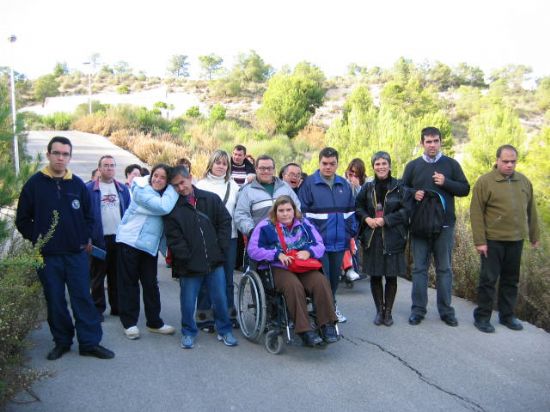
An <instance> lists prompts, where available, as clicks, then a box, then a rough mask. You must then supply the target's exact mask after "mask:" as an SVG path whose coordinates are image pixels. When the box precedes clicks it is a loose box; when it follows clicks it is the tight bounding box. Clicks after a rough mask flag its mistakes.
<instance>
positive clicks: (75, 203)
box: [71, 199, 80, 210]
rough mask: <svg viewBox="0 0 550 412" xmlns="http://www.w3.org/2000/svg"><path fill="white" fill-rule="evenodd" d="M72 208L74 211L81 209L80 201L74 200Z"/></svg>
mask: <svg viewBox="0 0 550 412" xmlns="http://www.w3.org/2000/svg"><path fill="white" fill-rule="evenodd" d="M71 206H72V207H73V209H76V210H78V209H80V200H78V199H75V200H73V201H72V203H71Z"/></svg>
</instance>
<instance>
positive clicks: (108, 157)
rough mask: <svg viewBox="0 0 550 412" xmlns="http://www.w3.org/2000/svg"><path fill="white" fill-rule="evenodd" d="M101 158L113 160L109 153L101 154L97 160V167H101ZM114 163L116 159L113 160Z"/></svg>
mask: <svg viewBox="0 0 550 412" xmlns="http://www.w3.org/2000/svg"><path fill="white" fill-rule="evenodd" d="M103 159H113V160H115V158H114V157H113V156H111V155H103V156H101V157H100V158H99V160H98V161H97V167H98V168H99V167H101V161H102V160H103ZM115 164H116V161H115Z"/></svg>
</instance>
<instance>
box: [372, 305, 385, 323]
mask: <svg viewBox="0 0 550 412" xmlns="http://www.w3.org/2000/svg"><path fill="white" fill-rule="evenodd" d="M373 322H374V324H375V325H376V326H380V325H381V324H382V323H384V311H383V309H379V310H378V311H377V312H376V316H375V317H374V321H373Z"/></svg>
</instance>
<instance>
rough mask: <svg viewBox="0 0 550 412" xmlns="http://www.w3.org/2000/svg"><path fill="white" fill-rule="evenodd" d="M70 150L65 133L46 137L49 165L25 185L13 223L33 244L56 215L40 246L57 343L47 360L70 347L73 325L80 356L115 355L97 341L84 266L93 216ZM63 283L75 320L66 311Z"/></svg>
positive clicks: (40, 273)
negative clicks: (47, 237)
mask: <svg viewBox="0 0 550 412" xmlns="http://www.w3.org/2000/svg"><path fill="white" fill-rule="evenodd" d="M72 148H73V147H72V144H71V141H70V140H69V139H67V138H66V137H60V136H56V137H54V138H52V139H51V140H50V142H49V143H48V152H47V153H46V157H47V158H48V162H49V164H48V166H46V167H45V168H44V169H42V170H41V171H39V172H38V173H36V174H34V175H33V176H32V177H31V178H30V179H29V180H28V181H27V183H25V185H24V186H23V190H22V191H21V195H20V197H19V204H18V206H17V218H16V221H15V224H16V226H17V229H18V230H19V232H21V234H22V235H23V237H24V238H25V239H27V240H30V241H31V242H33V243H36V241H37V240H38V237H39V236H44V235H45V234H46V233H47V232H48V231H49V229H50V227H51V225H52V218H53V212H54V211H57V212H58V213H59V219H58V222H57V226H56V227H55V230H54V233H53V236H52V238H51V239H50V240H49V241H48V242H47V243H46V244H45V245H44V247H43V248H42V250H41V253H42V256H43V258H44V266H43V267H42V268H41V269H39V270H38V276H39V278H40V282H41V283H42V286H43V288H44V295H45V297H46V303H47V307H48V324H49V325H50V331H51V333H52V335H53V340H54V342H55V347H54V348H53V349H52V350H51V351H50V352H49V353H48V356H47V359H49V360H55V359H58V358H60V357H61V356H63V354H64V353H66V352H68V351H69V350H70V349H71V345H72V343H73V336H74V332H75V328H76V335H77V339H78V343H79V349H80V355H82V356H94V357H96V358H100V359H111V358H113V357H114V356H115V354H114V353H113V352H111V351H110V350H108V349H106V348H104V347H103V346H101V345H99V342H100V341H101V338H102V330H101V322H100V320H99V315H98V313H97V310H96V309H95V306H94V302H93V301H92V297H91V295H90V275H89V270H88V252H89V251H90V250H91V242H90V235H91V230H92V225H93V221H94V218H93V215H92V211H91V207H90V196H89V193H88V190H86V186H85V185H84V182H83V181H82V180H81V179H80V178H79V177H78V176H75V175H73V174H72V173H71V171H70V170H68V169H67V165H68V164H69V162H70V160H71V156H72ZM65 285H66V286H67V289H68V290H69V296H70V298H71V308H72V312H73V316H74V318H75V320H76V321H75V324H73V320H72V318H71V315H70V314H69V311H68V309H67V302H66V300H65Z"/></svg>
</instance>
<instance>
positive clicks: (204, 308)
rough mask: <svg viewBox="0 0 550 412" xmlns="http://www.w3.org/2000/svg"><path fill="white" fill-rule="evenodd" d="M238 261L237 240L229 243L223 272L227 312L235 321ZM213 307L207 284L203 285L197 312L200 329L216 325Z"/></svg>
mask: <svg viewBox="0 0 550 412" xmlns="http://www.w3.org/2000/svg"><path fill="white" fill-rule="evenodd" d="M236 261H237V238H234V239H231V240H230V241H229V250H228V251H227V256H226V261H225V264H224V265H223V271H224V273H225V297H226V298H227V310H228V312H229V317H230V318H232V319H235V318H236V317H237V311H236V309H235V284H234V283H233V271H234V270H235V263H236ZM211 307H212V305H211V304H210V297H209V296H208V290H207V287H206V283H203V285H202V287H201V289H200V291H199V297H198V302H197V311H198V312H199V313H200V317H199V319H198V320H197V323H198V325H199V327H201V328H202V327H204V326H209V325H213V324H214V319H213V314H212V309H211Z"/></svg>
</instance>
